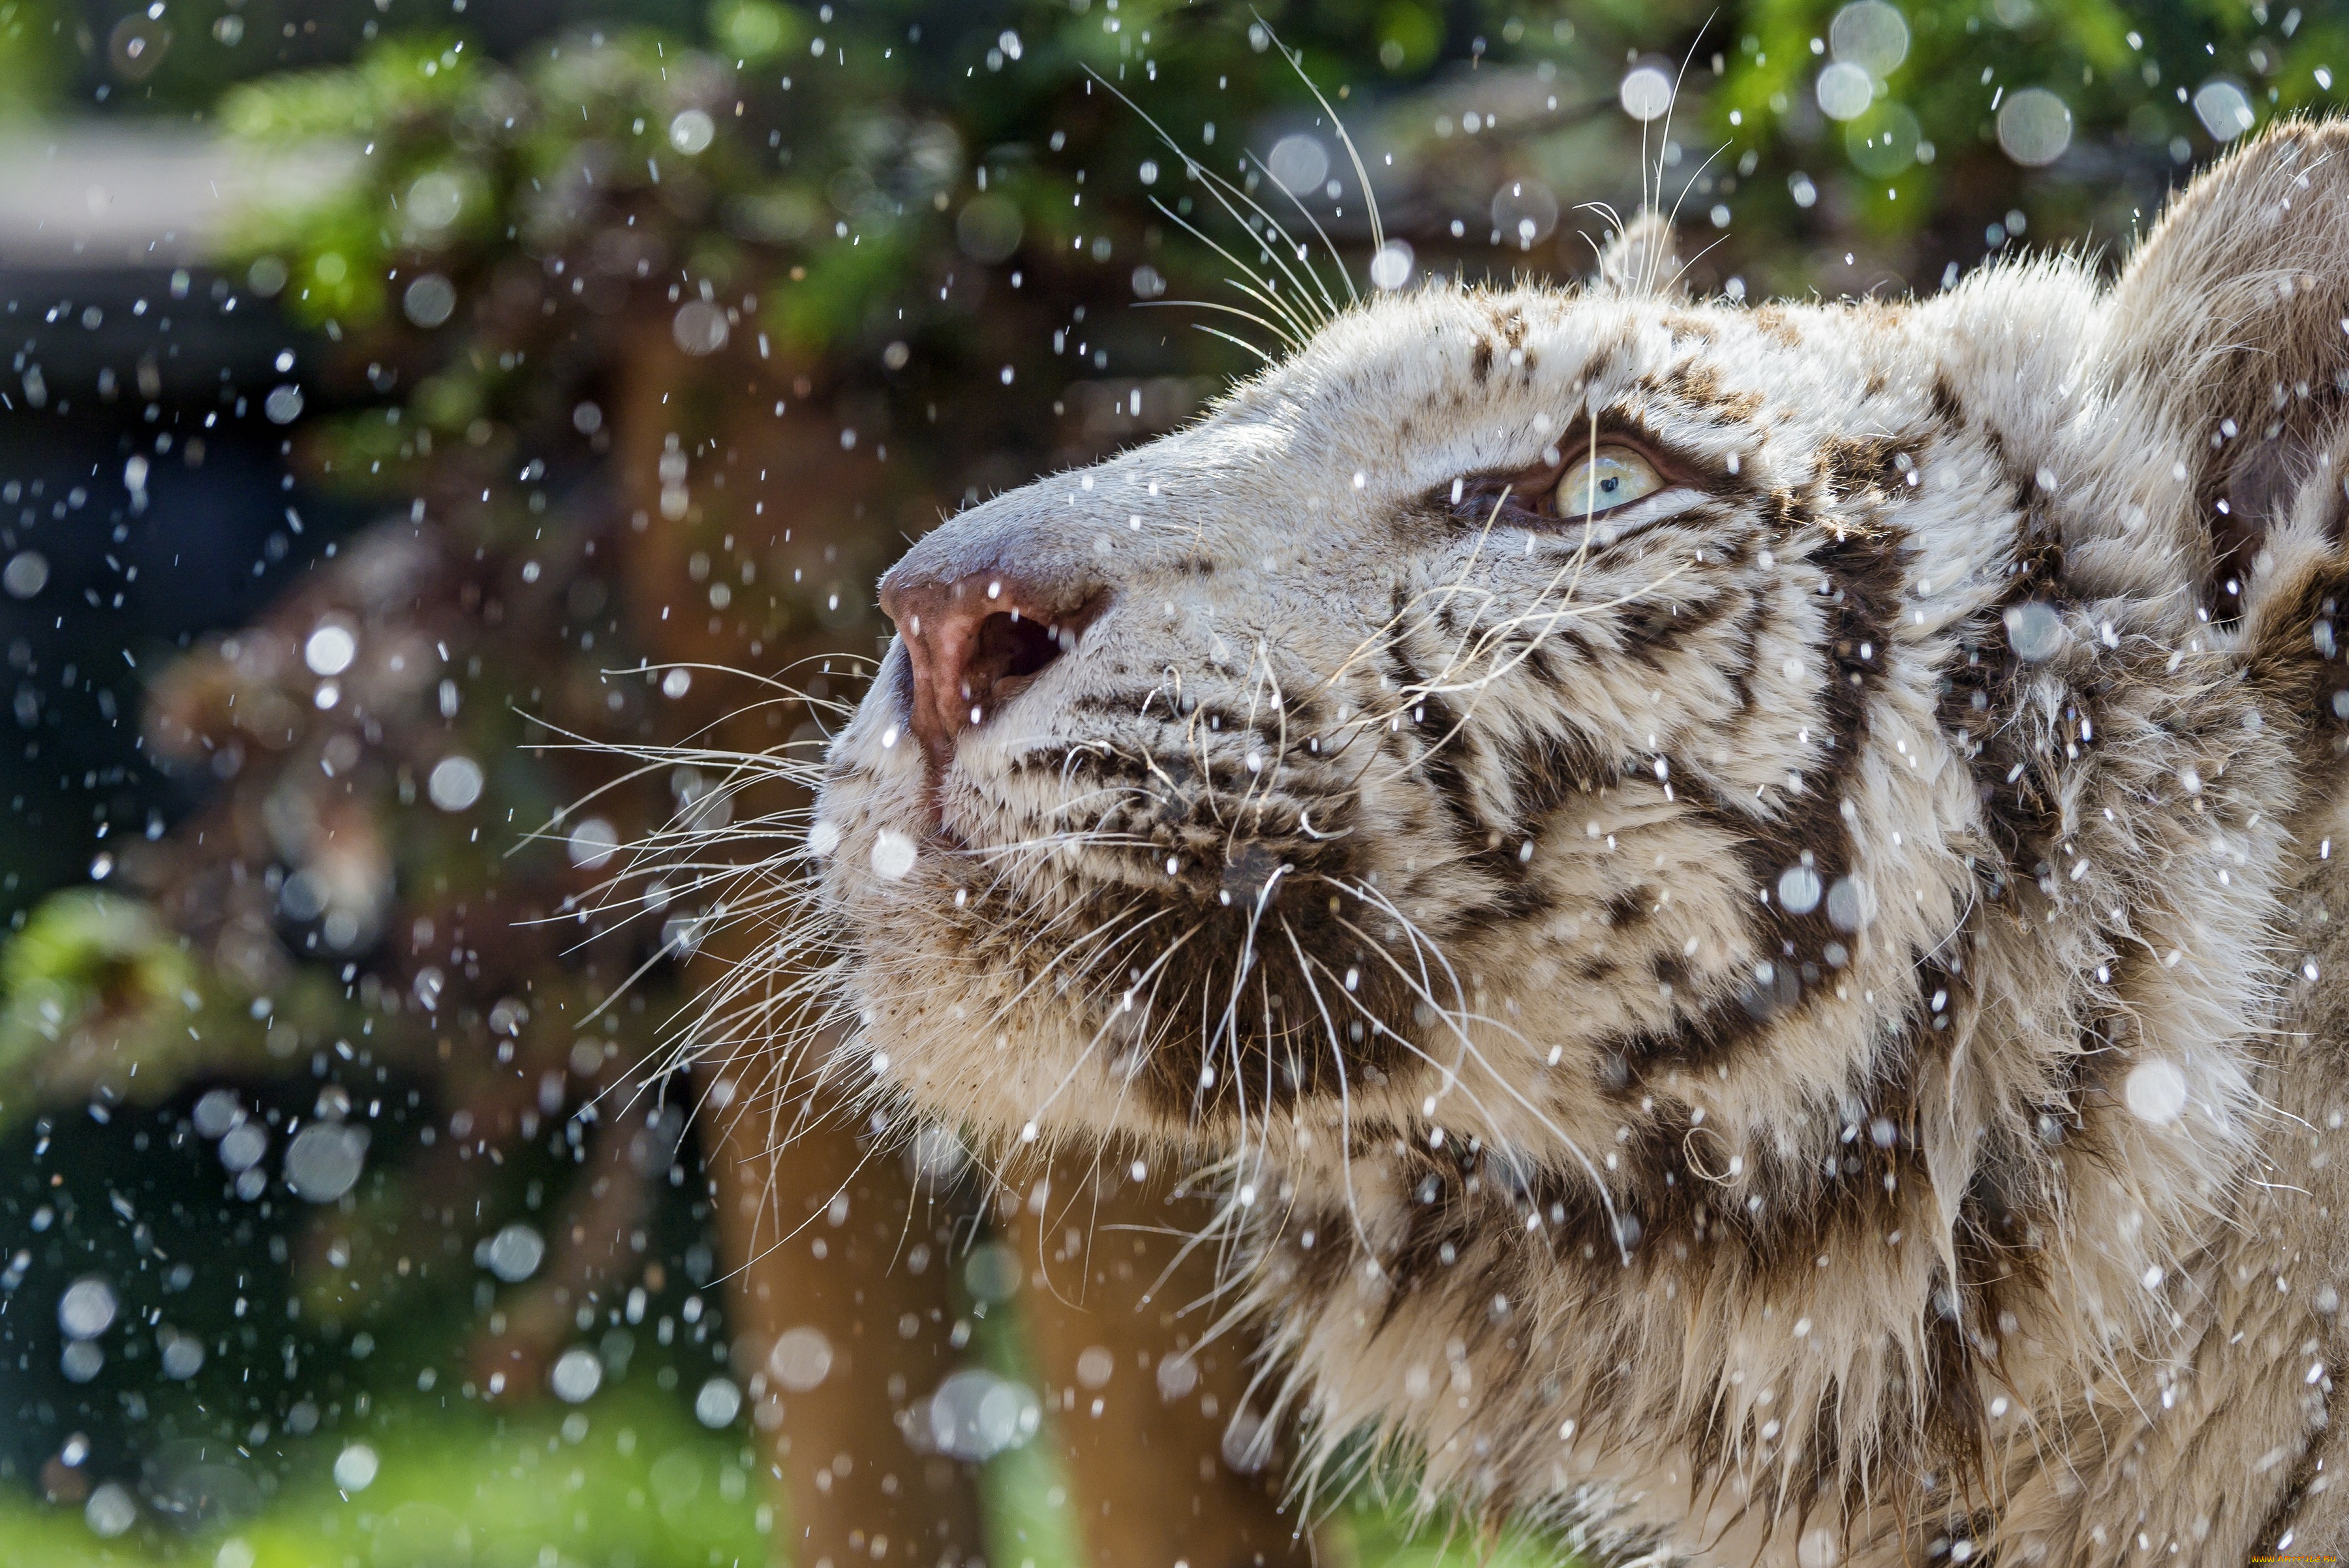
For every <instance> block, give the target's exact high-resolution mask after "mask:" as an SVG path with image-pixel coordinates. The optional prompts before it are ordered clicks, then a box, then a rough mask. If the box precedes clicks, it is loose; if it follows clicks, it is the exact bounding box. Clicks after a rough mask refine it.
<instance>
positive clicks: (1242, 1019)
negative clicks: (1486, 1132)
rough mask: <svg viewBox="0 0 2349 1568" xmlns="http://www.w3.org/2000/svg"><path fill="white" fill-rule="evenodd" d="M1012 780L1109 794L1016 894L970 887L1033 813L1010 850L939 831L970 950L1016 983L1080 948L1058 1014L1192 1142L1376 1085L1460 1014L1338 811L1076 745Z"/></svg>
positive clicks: (1030, 762) (1347, 816)
mask: <svg viewBox="0 0 2349 1568" xmlns="http://www.w3.org/2000/svg"><path fill="white" fill-rule="evenodd" d="M1020 767H1024V768H1030V769H1033V770H1035V771H1037V772H1039V773H1042V772H1044V771H1047V770H1049V771H1050V773H1051V774H1053V775H1054V776H1055V778H1056V779H1061V780H1065V781H1067V782H1068V786H1069V789H1070V790H1071V792H1072V793H1075V794H1083V793H1084V792H1085V791H1087V790H1088V789H1114V790H1119V791H1120V792H1121V793H1120V795H1119V798H1117V799H1116V800H1114V801H1113V802H1112V804H1110V805H1106V806H1105V807H1103V808H1102V809H1101V810H1100V811H1098V812H1097V813H1095V814H1093V815H1092V816H1091V818H1090V819H1089V820H1088V821H1087V822H1086V823H1085V824H1084V825H1083V826H1082V827H1081V828H1080V829H1075V830H1072V831H1071V840H1070V842H1071V844H1072V846H1073V847H1074V848H1075V850H1076V853H1074V854H1072V855H1071V854H1062V853H1057V852H1050V851H1048V852H1044V853H1040V854H1039V855H1038V856H1036V857H1035V858H1034V859H1033V860H1030V861H1029V862H1028V863H1027V864H1026V866H1025V867H1022V868H1021V871H1022V872H1023V873H1024V874H1015V875H1013V876H1009V877H992V876H988V875H987V873H986V872H985V871H984V870H983V869H981V868H983V867H988V865H989V864H990V863H1000V861H1001V860H1002V858H1003V857H1005V856H1006V854H1007V853H1008V852H1009V849H1010V847H1011V846H1017V845H1018V844H1019V843H1020V842H1022V841H1023V840H1025V839H1027V838H1029V837H1030V836H1031V834H1032V823H1033V819H1034V814H1033V812H1032V811H1030V812H1022V813H1021V814H1020V816H1019V820H1020V822H1021V824H1022V826H1021V827H1019V828H1015V829H1013V830H1012V831H1010V832H1009V833H1001V832H989V833H978V832H972V831H966V832H964V833H961V834H957V833H956V832H955V830H954V829H953V828H952V827H951V826H946V825H941V827H940V829H939V834H940V836H941V838H952V839H953V840H954V841H955V842H956V843H957V846H958V847H959V849H960V854H959V856H958V859H959V860H960V862H961V864H962V865H963V866H965V867H968V868H970V869H971V870H974V871H978V873H979V877H978V878H977V880H982V881H983V882H984V883H985V885H986V888H987V891H986V892H985V893H984V894H983V895H978V896H975V897H973V898H970V899H969V900H968V901H967V902H966V901H965V900H962V899H957V904H956V909H957V924H958V925H959V926H960V927H961V928H962V929H963V931H964V933H965V935H964V940H965V941H966V942H968V944H969V946H970V948H971V950H972V951H971V956H972V957H973V958H974V959H976V960H977V961H978V962H979V963H980V964H981V965H982V966H987V967H993V966H996V965H1002V966H1006V967H1007V968H1008V969H1009V971H1011V972H1015V973H1021V974H1023V975H1024V974H1028V973H1030V972H1038V971H1041V970H1042V969H1043V968H1044V967H1045V964H1046V960H1045V958H1044V956H1043V955H1044V954H1045V953H1047V952H1048V951H1049V952H1057V953H1065V952H1066V951H1067V950H1069V949H1070V948H1071V946H1072V945H1074V944H1076V943H1080V942H1081V959H1080V961H1078V962H1077V963H1075V964H1070V963H1068V962H1067V961H1066V959H1065V958H1062V959H1061V960H1059V961H1058V963H1059V968H1058V969H1056V970H1055V971H1054V972H1055V977H1056V983H1055V985H1054V987H1053V988H1052V990H1053V994H1054V995H1055V996H1056V998H1057V1001H1056V1002H1055V1003H1054V1005H1057V1006H1060V1007H1062V1008H1065V1009H1067V1010H1068V1012H1069V1014H1070V1015H1071V1017H1072V1018H1073V1019H1075V1020H1077V1021H1078V1022H1079V1023H1081V1027H1082V1029H1083V1031H1084V1032H1085V1033H1087V1035H1088V1036H1089V1037H1091V1038H1092V1039H1094V1040H1096V1041H1098V1042H1100V1043H1101V1044H1102V1045H1103V1046H1104V1047H1105V1048H1106V1049H1107V1050H1108V1051H1109V1053H1110V1054H1111V1055H1112V1059H1113V1060H1114V1061H1115V1062H1116V1063H1117V1064H1118V1071H1119V1074H1120V1075H1121V1076H1123V1078H1124V1079H1125V1080H1126V1081H1128V1082H1130V1083H1133V1084H1134V1085H1137V1086H1138V1088H1139V1089H1140V1090H1141V1091H1142V1092H1143V1093H1144V1094H1145V1095H1147V1096H1149V1098H1150V1099H1151V1100H1152V1101H1153V1102H1154V1104H1156V1105H1157V1106H1159V1107H1160V1108H1161V1109H1162V1110H1164V1111H1166V1112H1168V1113H1170V1114H1178V1115H1180V1116H1183V1117H1185V1119H1187V1120H1189V1121H1191V1122H1193V1123H1195V1124H1203V1123H1207V1122H1212V1121H1214V1120H1216V1119H1218V1118H1222V1117H1226V1116H1236V1115H1246V1116H1250V1117H1253V1116H1256V1115H1257V1114H1258V1113H1259V1112H1260V1111H1261V1110H1262V1109H1263V1108H1264V1107H1266V1106H1281V1105H1286V1104H1288V1103H1291V1102H1293V1101H1295V1100H1297V1099H1299V1098H1304V1097H1309V1096H1318V1095H1324V1094H1327V1095H1331V1096H1335V1095H1337V1094H1339V1093H1341V1092H1343V1091H1344V1090H1345V1089H1347V1088H1348V1087H1350V1086H1353V1085H1363V1084H1373V1085H1374V1084H1379V1083H1383V1082H1385V1081H1386V1079H1387V1078H1388V1077H1389V1076H1391V1075H1393V1074H1394V1073H1396V1072H1397V1071H1399V1070H1401V1069H1402V1067H1403V1065H1404V1064H1405V1061H1406V1059H1407V1058H1409V1057H1411V1056H1413V1054H1416V1053H1417V1052H1418V1050H1419V1046H1418V1044H1417V1035H1418V1034H1419V1033H1421V1032H1422V1028H1423V1023H1422V1021H1423V1020H1424V1019H1425V1018H1427V1017H1428V1016H1430V1014H1431V1012H1448V1011H1455V1010H1456V1002H1455V1001H1454V999H1450V998H1447V997H1444V996H1443V995H1442V994H1440V993H1437V994H1433V995H1431V994H1429V990H1430V987H1429V984H1428V982H1427V981H1425V980H1424V979H1423V977H1422V976H1421V975H1420V974H1419V971H1420V969H1421V968H1423V967H1424V966H1423V965H1422V964H1421V963H1420V962H1419V961H1418V958H1419V955H1417V954H1415V953H1414V951H1413V947H1412V942H1413V938H1412V936H1411V934H1410V932H1409V929H1408V922H1407V921H1405V920H1404V919H1402V915H1401V913H1400V911H1398V910H1395V909H1392V907H1390V906H1389V905H1387V904H1386V903H1385V901H1384V897H1383V895H1382V894H1381V893H1380V892H1379V890H1378V888H1377V886H1376V878H1375V877H1374V876H1373V875H1372V874H1371V867H1368V866H1367V865H1366V864H1365V846H1364V844H1363V841H1362V840H1361V837H1360V836H1358V835H1357V834H1356V833H1355V832H1354V831H1353V829H1352V827H1351V826H1350V822H1351V815H1352V814H1351V813H1350V811H1349V810H1348V809H1347V804H1346V803H1345V802H1343V801H1334V800H1329V799H1326V798H1319V797H1313V796H1309V795H1308V794H1293V793H1291V790H1290V788H1289V787H1288V781H1283V780H1279V779H1274V780H1272V781H1270V782H1269V783H1268V782H1266V781H1264V780H1262V779H1257V778H1254V777H1253V775H1249V774H1247V773H1246V772H1245V769H1244V768H1243V767H1242V766H1241V765H1240V764H1239V763H1234V764H1233V766H1232V769H1231V772H1232V773H1233V774H1234V775H1235V777H1236V778H1249V779H1251V782H1253V783H1254V784H1255V786H1256V788H1255V794H1254V797H1253V798H1249V796H1248V795H1247V793H1246V792H1245V790H1244V789H1242V788H1240V787H1237V786H1234V787H1226V785H1225V784H1224V783H1223V782H1222V780H1221V776H1220V775H1221V774H1223V773H1224V772H1225V769H1224V768H1223V766H1222V765H1221V763H1220V762H1219V763H1217V764H1216V766H1215V768H1214V769H1213V772H1214V773H1215V774H1216V775H1217V778H1216V782H1215V783H1214V784H1209V783H1208V782H1207V781H1206V778H1205V777H1204V776H1203V774H1201V772H1200V770H1199V767H1198V763H1197V760H1196V759H1192V758H1167V757H1164V756H1156V757H1150V756H1140V755H1137V754H1134V753H1127V754H1126V755H1124V756H1123V757H1104V756H1102V754H1101V753H1098V752H1092V753H1087V752H1086V751H1085V750H1084V748H1083V747H1081V746H1074V745H1072V746H1070V747H1068V748H1065V749H1054V750H1051V751H1050V752H1046V751H1039V752H1037V753H1031V754H1030V756H1029V757H1028V758H1026V759H1024V760H1023V761H1022V762H1021V763H1018V764H1015V768H1020ZM1323 812H1327V813H1328V814H1329V821H1330V826H1329V827H1327V828H1324V827H1321V826H1318V825H1317V824H1316V823H1315V821H1314V819H1315V817H1316V816H1317V815H1320V814H1321V813H1323ZM950 815H951V814H950ZM989 839H999V840H1009V841H1011V845H1010V846H1006V845H1003V844H1001V843H999V844H998V845H997V846H994V847H990V846H989V844H988V840H989ZM966 886H970V883H968V882H966ZM972 890H973V891H974V893H976V888H973V889H972ZM1006 898H1008V900H1009V908H1008V909H1007V907H1006V903H1005V899H1006ZM1076 933H1081V936H1078V935H1077V934H1076ZM1063 980H1064V981H1066V983H1065V985H1061V984H1059V983H1058V981H1063Z"/></svg>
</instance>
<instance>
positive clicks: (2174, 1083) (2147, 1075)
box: [2121, 1056, 2186, 1127]
mask: <svg viewBox="0 0 2349 1568" xmlns="http://www.w3.org/2000/svg"><path fill="white" fill-rule="evenodd" d="M2121 1096H2122V1098H2123V1099H2124V1100H2126V1101H2127V1104H2128V1108H2129V1111H2130V1113H2131V1114H2132V1115H2135V1116H2140V1117H2142V1118H2143V1119H2145V1120H2147V1121H2148V1122H2151V1123H2152V1124H2153V1125H2154V1126H2156V1127H2168V1125H2169V1124H2170V1123H2172V1122H2174V1121H2176V1120H2177V1119H2178V1117H2179V1116H2181V1115H2183V1114H2184V1112H2185V1110H2186V1075H2185V1074H2184V1073H2181V1072H2179V1071H2178V1064H2177V1063H2175V1062H2172V1061H2170V1060H2168V1058H2167V1057H2161V1056H2157V1057H2154V1058H2152V1059H2151V1060H2149V1061H2145V1062H2139V1063H2138V1064H2137V1065H2136V1066H2134V1067H2132V1068H2130V1069H2129V1075H2128V1077H2127V1080H2125V1081H2124V1082H2123V1084H2122V1085H2121Z"/></svg>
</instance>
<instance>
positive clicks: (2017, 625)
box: [2000, 599, 2064, 664]
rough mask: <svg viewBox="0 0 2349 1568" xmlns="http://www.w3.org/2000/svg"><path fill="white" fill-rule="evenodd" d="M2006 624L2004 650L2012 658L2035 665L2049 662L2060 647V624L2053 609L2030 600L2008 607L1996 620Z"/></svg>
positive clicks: (2060, 621)
mask: <svg viewBox="0 0 2349 1568" xmlns="http://www.w3.org/2000/svg"><path fill="white" fill-rule="evenodd" d="M2000 619H2001V620H2002V621H2003V622H2005V624H2006V641H2007V646H2008V647H2010V648H2012V649H2014V656H2015V657H2016V658H2017V659H2023V660H2024V661H2026V662H2028V663H2032V664H2038V663H2042V662H2044V661H2045V660H2047V659H2053V658H2054V657H2055V655H2056V654H2057V653H2059V652H2060V651H2062V649H2063V647H2064V620H2063V618H2062V617H2061V616H2058V615H2057V614H2056V613H2055V610H2054V607H2053V606H2050V605H2044V604H2042V603H2040V602H2039V601H2038V600H2036V599H2033V600H2032V601H2030V602H2029V603H2026V604H2019V605H2010V606H2009V607H2007V609H2006V612H2005V614H2003V615H2002V616H2001V617H2000Z"/></svg>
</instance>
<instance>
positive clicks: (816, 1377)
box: [767, 1324, 832, 1394]
mask: <svg viewBox="0 0 2349 1568" xmlns="http://www.w3.org/2000/svg"><path fill="white" fill-rule="evenodd" d="M767 1370H768V1371H769V1372H771V1373H772V1374H773V1375H774V1378H775V1381H776V1382H778V1383H780V1384H781V1385H782V1386H784V1387H785V1388H788V1389H790V1390H791V1391H792V1393H794V1394H804V1393H806V1392H807V1391H808V1390H809V1389H811V1388H813V1387H815V1386H817V1385H819V1384H821V1383H822V1382H823V1380H824V1379H825V1378H826V1377H827V1376H831V1373H832V1341H830V1340H829V1339H826V1338H825V1337H824V1335H823V1330H822V1329H820V1328H815V1327H812V1326H810V1325H808V1324H801V1325H800V1326H799V1327H797V1328H789V1329H785V1330H784V1331H783V1333H782V1335H781V1337H780V1338H778V1339H777V1340H776V1341H775V1348H774V1349H772V1350H771V1351H769V1352H768V1353H767Z"/></svg>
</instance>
